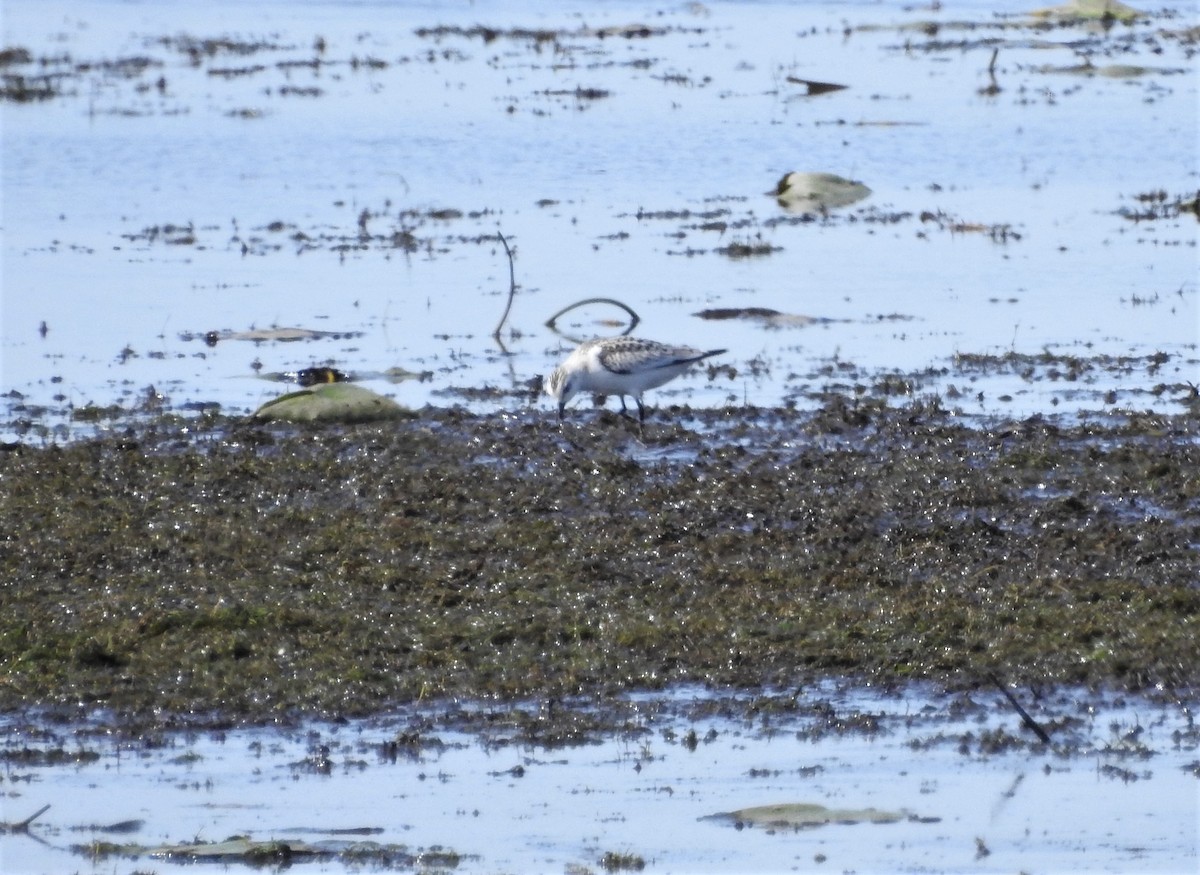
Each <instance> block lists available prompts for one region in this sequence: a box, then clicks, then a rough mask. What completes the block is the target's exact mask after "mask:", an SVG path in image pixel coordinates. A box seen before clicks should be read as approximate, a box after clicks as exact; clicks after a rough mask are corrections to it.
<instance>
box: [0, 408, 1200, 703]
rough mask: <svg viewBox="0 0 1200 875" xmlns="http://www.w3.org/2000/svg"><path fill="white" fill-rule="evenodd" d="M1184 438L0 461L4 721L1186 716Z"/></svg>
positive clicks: (565, 443)
mask: <svg viewBox="0 0 1200 875" xmlns="http://www.w3.org/2000/svg"><path fill="white" fill-rule="evenodd" d="M1198 435H1200V424H1198V421H1197V418H1196V417H1194V416H1191V415H1186V416H1179V417H1161V416H1155V417H1150V416H1138V415H1135V414H1130V415H1126V416H1111V417H1108V418H1106V419H1105V420H1103V421H1095V422H1079V421H1076V420H1072V421H1071V422H1070V423H1067V422H1065V421H1064V422H1058V423H1056V422H1052V421H1047V420H1042V419H1034V420H1028V421H1023V422H997V423H991V424H979V423H976V424H973V425H971V426H967V425H963V424H960V423H959V422H957V421H956V420H955V418H954V417H951V416H947V415H942V414H939V413H938V411H936V410H916V409H907V410H888V409H876V410H869V411H868V410H853V409H851V408H849V407H847V406H845V405H834V406H832V407H830V408H828V409H825V410H822V411H818V412H816V413H791V412H786V411H755V410H753V409H750V410H747V409H740V408H739V409H736V410H728V411H710V412H703V413H702V412H695V411H688V410H686V409H675V410H671V411H665V410H664V411H660V412H659V413H658V414H657V415H656V416H655V417H654V418H653V422H651V423H648V424H647V427H646V431H645V435H644V436H641V437H640V436H639V434H638V431H637V428H636V424H634V423H631V422H629V421H628V420H627V419H624V418H622V417H620V416H616V415H612V414H607V413H605V414H601V415H598V416H597V415H591V416H585V417H580V421H579V422H578V423H568V424H566V425H565V426H563V427H561V428H560V427H559V426H557V425H556V424H552V423H551V422H550V421H549V420H548V419H547V418H546V417H543V416H537V415H518V416H514V415H505V416H502V417H491V418H489V417H483V416H473V415H469V414H465V413H460V412H455V411H433V410H426V411H423V412H422V413H421V414H420V416H419V418H416V419H413V420H401V421H396V422H389V423H386V424H372V425H360V426H352V427H351V426H342V427H336V428H325V429H315V428H298V427H294V426H286V425H279V424H261V423H252V422H245V421H234V420H223V419H220V418H212V419H203V420H167V421H164V422H159V423H155V424H152V425H141V426H131V427H129V428H127V429H123V430H120V431H119V432H118V433H114V434H112V435H111V436H107V437H102V438H98V439H94V440H87V441H80V442H76V443H71V444H67V445H64V446H45V447H35V446H27V445H20V444H10V445H6V446H5V447H4V449H3V452H0V709H5V710H12V709H19V708H26V707H31V706H45V707H51V708H66V709H70V710H71V713H76V712H77V711H78V710H79V709H83V710H88V709H109V710H111V711H113V712H115V713H119V714H123V715H127V716H128V717H130V719H138V718H140V719H142V720H145V721H147V722H148V723H154V722H156V721H165V720H168V719H169V715H172V714H188V715H192V716H193V717H195V716H197V715H210V716H211V717H212V718H213V719H215V720H222V719H232V718H236V719H248V720H271V719H277V718H278V717H279V716H280V715H281V714H313V715H358V714H367V713H373V712H377V711H380V710H382V709H386V708H388V707H389V706H393V705H395V704H398V703H404V702H411V701H415V700H424V699H430V698H435V697H454V696H487V697H500V698H503V697H520V696H529V695H538V696H563V695H572V694H578V693H583V694H590V695H598V696H604V695H606V694H609V693H615V692H620V691H626V690H631V689H656V688H661V687H663V686H666V685H669V684H673V683H679V682H699V683H709V684H717V685H734V686H743V687H754V686H757V685H763V684H775V685H784V686H786V685H787V684H790V683H796V682H801V681H803V680H806V679H810V678H813V677H822V676H847V675H851V676H853V675H859V676H862V677H863V678H864V679H870V680H872V681H874V682H877V683H888V682H897V683H898V682H903V681H907V680H912V679H931V680H934V681H937V682H940V683H944V684H946V685H949V686H963V687H971V686H974V685H979V684H986V683H989V680H988V679H989V678H990V677H991V676H992V675H998V676H999V677H1001V678H1003V679H1004V680H1005V681H1009V682H1012V683H1025V684H1034V685H1041V684H1085V685H1089V684H1090V685H1111V686H1115V687H1119V688H1132V689H1139V688H1148V687H1156V686H1157V687H1160V688H1164V689H1168V690H1188V689H1194V687H1195V684H1196V682H1197V674H1198V671H1200V634H1198V630H1197V626H1198V623H1197V615H1198V611H1200V586H1198V581H1200V547H1198V545H1200V442H1198Z"/></svg>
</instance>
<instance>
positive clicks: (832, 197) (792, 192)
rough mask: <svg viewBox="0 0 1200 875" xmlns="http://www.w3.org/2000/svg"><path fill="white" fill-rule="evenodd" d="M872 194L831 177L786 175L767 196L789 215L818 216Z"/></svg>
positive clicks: (792, 173) (856, 183)
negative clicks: (814, 214)
mask: <svg viewBox="0 0 1200 875" xmlns="http://www.w3.org/2000/svg"><path fill="white" fill-rule="evenodd" d="M870 193H871V189H869V188H867V187H866V186H865V185H863V184H862V183H861V182H856V181H854V180H852V179H845V178H843V177H841V176H838V175H836V174H833V173H801V172H799V171H793V172H791V173H788V174H786V175H785V176H784V177H783V178H782V179H780V180H779V183H778V184H777V185H776V186H775V190H774V191H771V192H768V194H770V195H771V196H772V197H774V198H775V200H777V201H778V202H779V205H780V206H781V207H783V208H784V209H785V210H787V211H788V212H789V213H820V212H824V211H825V210H832V209H836V208H838V207H845V206H849V205H850V204H853V203H857V202H858V201H860V200H862V199H863V198H865V197H867V196H868V195H869V194H870Z"/></svg>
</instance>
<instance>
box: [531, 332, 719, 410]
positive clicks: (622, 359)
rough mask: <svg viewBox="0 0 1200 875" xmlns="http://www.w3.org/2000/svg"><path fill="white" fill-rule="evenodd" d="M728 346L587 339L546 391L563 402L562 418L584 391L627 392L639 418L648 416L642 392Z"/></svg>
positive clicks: (553, 375)
mask: <svg viewBox="0 0 1200 875" xmlns="http://www.w3.org/2000/svg"><path fill="white" fill-rule="evenodd" d="M723 352H725V350H723V349H710V350H708V352H703V351H701V350H698V349H693V348H692V347H690V346H670V345H668V344H665V343H658V342H657V341H654V340H642V339H641V338H638V337H606V338H601V339H598V340H587V341H584V342H583V343H581V344H580V345H579V347H578V348H577V349H576V350H575V351H574V352H572V353H571V354H570V355H569V356H567V358H566V360H565V361H563V363H562V364H561V365H559V366H558V367H557V368H555V369H554V371H553V372H552V373H551V374H550V377H549V379H547V380H546V394H547V395H549V396H550V397H551V398H553V399H554V400H555V401H557V402H558V418H559V419H562V416H563V408H565V407H566V406H567V402H568V401H570V400H571V398H572V397H574V396H575V394H576V393H578V392H592V393H594V394H596V395H619V396H621V409H622V410H624V409H625V396H626V395H631V396H633V400H634V401H636V402H637V408H638V422H645V419H646V408H645V406H644V405H643V404H642V393H643V392H645V391H646V390H647V389H654V388H656V387H658V386H661V385H662V384H663V383H666V382H668V381H670V380H673V379H675V378H676V377H678V376H679V375H680V374H682V373H683V372H684V371H686V370H687V369H688V368H690V367H691V366H692V365H694V364H695V363H696V362H698V361H702V360H704V359H706V358H708V357H709V356H713V355H720V354H721V353H723Z"/></svg>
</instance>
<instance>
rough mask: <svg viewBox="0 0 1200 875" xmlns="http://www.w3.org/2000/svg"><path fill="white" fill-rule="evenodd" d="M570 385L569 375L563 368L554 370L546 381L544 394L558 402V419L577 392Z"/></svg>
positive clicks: (571, 381) (571, 382)
mask: <svg viewBox="0 0 1200 875" xmlns="http://www.w3.org/2000/svg"><path fill="white" fill-rule="evenodd" d="M572 384H573V380H572V379H571V374H570V373H568V372H567V370H566V369H565V368H555V369H554V370H553V371H551V372H550V376H549V378H548V379H547V380H546V394H547V395H549V396H550V397H551V398H553V399H554V400H555V401H557V402H558V418H559V419H562V415H563V408H564V407H566V406H567V402H568V401H570V400H571V398H572V397H574V395H575V393H576V392H578V391H579V390H578V389H576V388H575V386H574V385H572Z"/></svg>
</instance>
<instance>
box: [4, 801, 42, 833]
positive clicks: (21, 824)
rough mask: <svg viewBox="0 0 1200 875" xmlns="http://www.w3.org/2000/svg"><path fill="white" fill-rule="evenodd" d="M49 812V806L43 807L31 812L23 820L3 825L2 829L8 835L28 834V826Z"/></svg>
mask: <svg viewBox="0 0 1200 875" xmlns="http://www.w3.org/2000/svg"><path fill="white" fill-rule="evenodd" d="M49 810H50V806H49V805H43V806H42V807H41V808H39V809H38V810H37V811H35V812H33V814H31V815H29V816H28V817H27V818H25V819H24V820H19V821H17V822H16V823H9V824H5V825H4V827H5V829H7V830H8V832H10V833H18V832H29V824H31V823H33V822H34V821H35V820H37V819H38V818H39V817H41V816H42V815H43V814H45V813H46V812H47V811H49Z"/></svg>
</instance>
